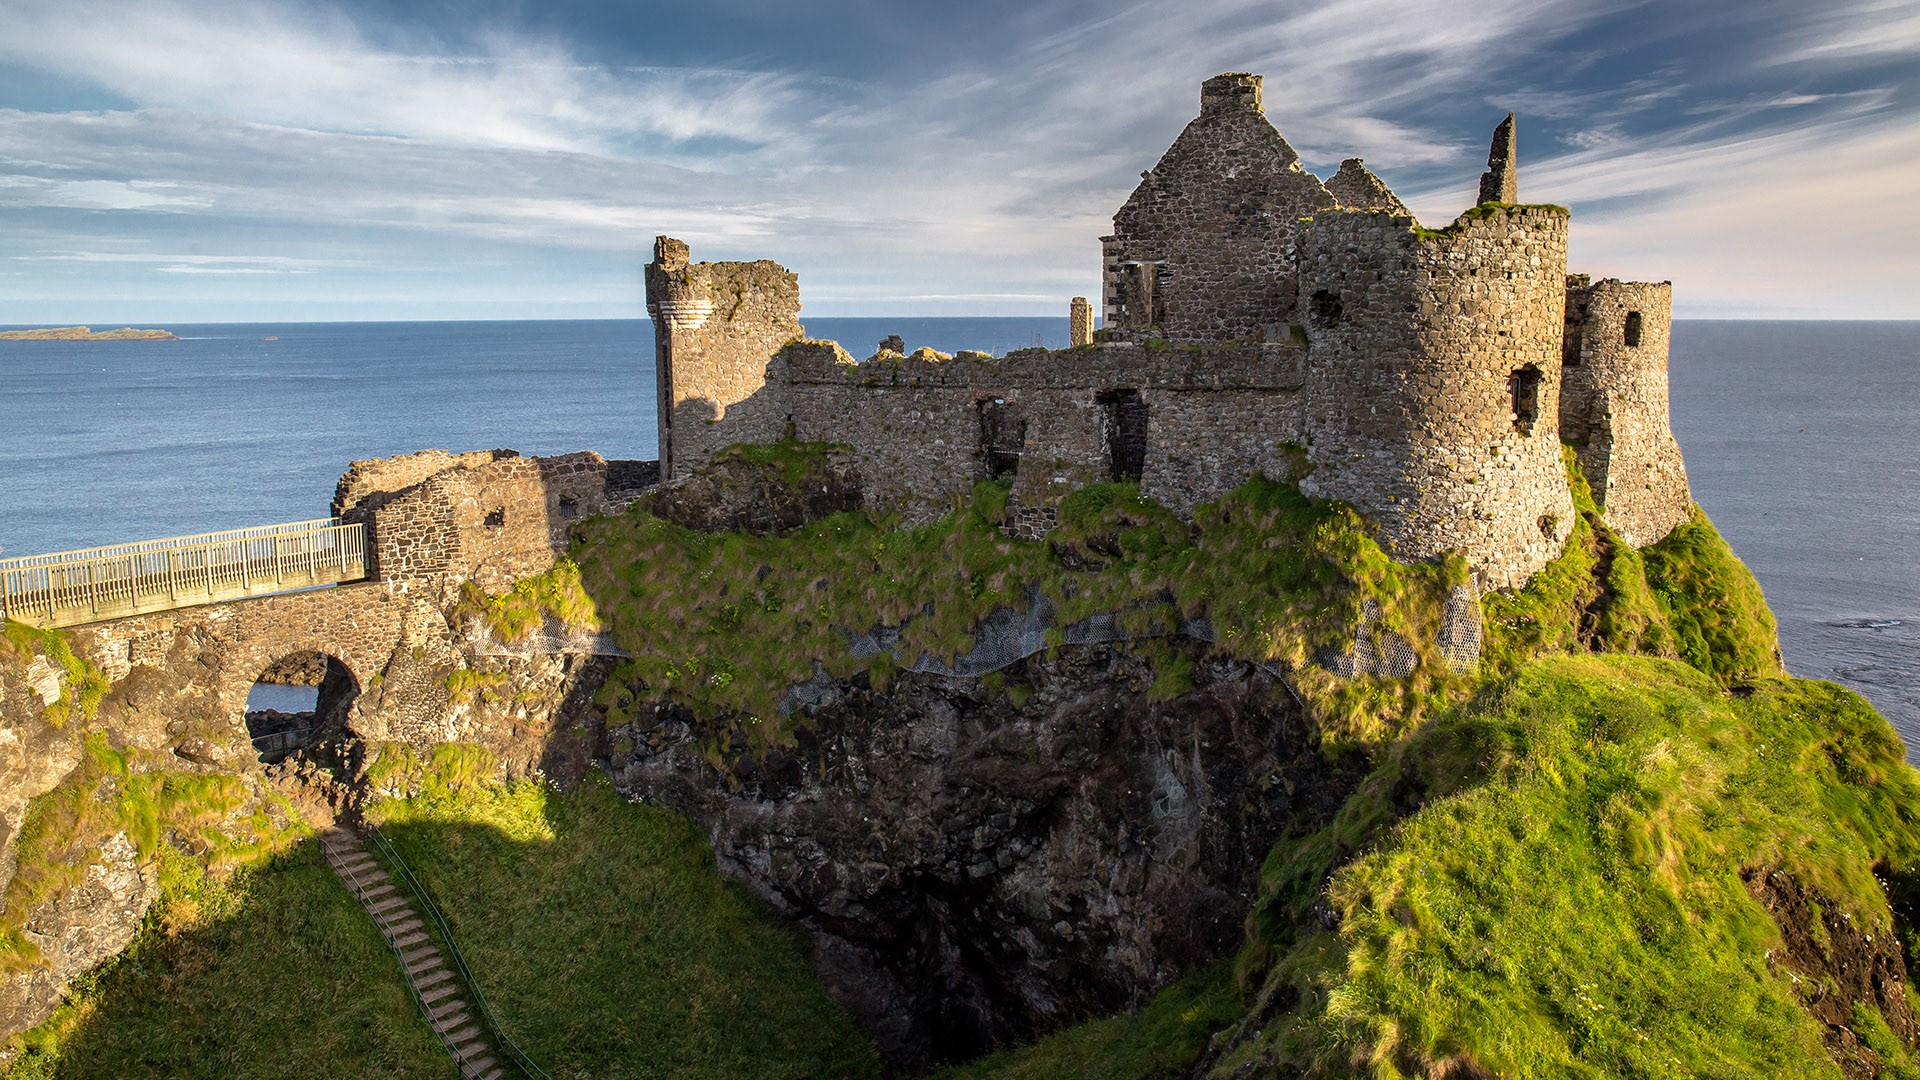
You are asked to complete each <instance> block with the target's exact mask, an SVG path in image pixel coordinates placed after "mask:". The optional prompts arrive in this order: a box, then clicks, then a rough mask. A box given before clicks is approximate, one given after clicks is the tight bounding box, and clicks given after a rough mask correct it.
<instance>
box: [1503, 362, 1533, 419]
mask: <svg viewBox="0 0 1920 1080" xmlns="http://www.w3.org/2000/svg"><path fill="white" fill-rule="evenodd" d="M1540 382H1541V377H1540V369H1539V368H1537V367H1534V366H1533V365H1532V364H1528V365H1527V366H1526V367H1523V368H1521V369H1519V370H1518V371H1515V372H1514V373H1513V374H1512V375H1509V376H1508V377H1507V389H1508V390H1510V391H1511V392H1512V393H1513V430H1515V431H1517V432H1519V433H1520V434H1522V435H1532V434H1533V425H1534V423H1535V421H1537V420H1539V419H1540Z"/></svg>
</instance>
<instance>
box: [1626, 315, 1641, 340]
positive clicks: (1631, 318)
mask: <svg viewBox="0 0 1920 1080" xmlns="http://www.w3.org/2000/svg"><path fill="white" fill-rule="evenodd" d="M1640 322H1641V319H1640V313H1639V312H1637V311H1629V312H1627V326H1626V331H1625V333H1624V334H1623V336H1624V337H1625V338H1626V341H1627V345H1628V346H1629V347H1631V346H1635V345H1638V344H1640Z"/></svg>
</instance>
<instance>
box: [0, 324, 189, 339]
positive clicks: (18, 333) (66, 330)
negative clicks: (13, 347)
mask: <svg viewBox="0 0 1920 1080" xmlns="http://www.w3.org/2000/svg"><path fill="white" fill-rule="evenodd" d="M179 340H180V339H179V338H178V337H176V336H175V335H173V334H171V333H168V332H167V331H165V330H135V329H133V328H132V327H122V328H120V329H118V330H102V331H100V332H98V333H95V332H94V331H93V330H91V329H89V328H87V327H84V326H61V327H55V328H53V329H51V330H0V341H179Z"/></svg>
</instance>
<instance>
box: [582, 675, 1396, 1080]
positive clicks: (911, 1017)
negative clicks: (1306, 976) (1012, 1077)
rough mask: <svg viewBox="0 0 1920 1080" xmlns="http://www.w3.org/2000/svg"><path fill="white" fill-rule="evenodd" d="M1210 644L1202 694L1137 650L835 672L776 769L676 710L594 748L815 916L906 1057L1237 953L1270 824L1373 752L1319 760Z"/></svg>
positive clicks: (1283, 715)
mask: <svg viewBox="0 0 1920 1080" xmlns="http://www.w3.org/2000/svg"><path fill="white" fill-rule="evenodd" d="M1194 652H1195V656H1194V657H1193V659H1194V660H1195V673H1196V675H1195V682H1196V688H1195V689H1193V690H1192V691H1190V692H1188V693H1185V694H1182V695H1180V696H1179V697H1177V698H1174V699H1173V700H1169V701H1163V702H1153V701H1150V700H1149V696H1148V694H1147V689H1148V686H1149V684H1150V683H1151V682H1152V679H1153V674H1152V671H1151V670H1150V668H1149V666H1148V664H1147V663H1146V662H1144V661H1143V660H1142V659H1141V658H1140V657H1139V656H1137V655H1133V654H1131V653H1129V652H1126V651H1123V650H1120V649H1116V648H1113V647H1106V646H1101V647H1086V648H1063V649H1060V650H1057V652H1056V653H1055V654H1054V655H1052V656H1051V657H1048V656H1046V655H1044V654H1043V655H1040V656H1035V657H1032V658H1030V659H1028V660H1026V661H1024V662H1022V664H1021V665H1019V666H1017V667H1015V668H1012V669H1009V670H1008V671H1007V672H1006V676H1007V684H1008V685H1007V687H1006V688H1002V687H1000V686H999V685H998V684H997V683H987V682H982V681H978V680H958V679H951V680H950V679H945V678H942V677H939V676H928V675H903V676H901V677H900V678H899V679H898V680H897V681H896V682H895V683H894V684H893V685H892V686H891V687H890V688H888V689H887V690H886V691H885V692H875V691H874V690H872V689H871V688H869V687H867V686H865V685H862V684H864V682H865V680H864V678H863V679H859V680H855V682H854V683H853V684H836V685H834V686H832V687H831V688H827V689H826V690H825V692H824V694H823V697H824V700H823V701H822V703H821V704H819V705H817V706H815V709H816V715H815V717H814V720H815V726H814V727H813V728H812V729H811V730H810V731H808V732H807V733H805V734H804V735H802V736H801V738H800V740H799V743H798V745H796V746H794V747H792V748H791V749H787V750H784V751H776V752H775V753H773V754H772V755H770V756H769V757H768V758H767V759H766V760H764V761H759V760H753V759H747V758H739V759H734V760H729V761H724V762H723V763H722V764H723V767H721V768H716V767H715V764H713V763H712V761H711V760H710V757H711V751H703V747H702V746H700V745H699V744H698V743H697V742H696V741H695V739H694V737H693V735H692V729H691V727H690V725H689V724H688V722H687V717H685V716H684V715H679V714H677V713H676V710H674V709H672V708H666V707H663V708H660V709H657V710H653V711H652V712H651V713H648V712H646V711H644V710H643V711H642V713H641V715H642V716H644V717H645V719H642V720H640V721H637V722H635V723H633V724H630V725H627V726H624V727H619V728H615V729H613V730H610V731H606V732H605V733H604V739H605V742H604V744H603V745H602V747H601V750H602V751H603V752H604V753H605V754H606V755H607V760H608V763H609V765H610V767H611V771H612V773H613V775H614V777H615V781H616V784H617V785H618V786H619V787H620V788H621V789H622V790H624V791H626V792H627V793H628V794H630V795H633V796H636V797H639V798H643V799H646V800H649V801H654V802H660V803H665V804H667V805H670V806H673V807H676V808H678V809H680V810H683V811H684V812H686V813H688V814H690V815H691V816H693V817H694V818H695V819H696V820H698V821H699V822H701V823H702V824H703V825H704V826H705V827H706V829H707V831H708V834H709V835H710V837H711V838H712V842H713V846H714V850H715V853H716V855H717V857H718V858H719V860H720V862H721V864H722V866H723V867H724V868H726V869H727V870H729V871H730V872H732V873H733V874H735V875H737V876H739V877H740V878H741V879H742V880H744V881H746V882H747V883H748V884H750V885H751V886H752V887H753V888H754V889H755V890H757V891H758V892H760V893H761V894H762V895H764V896H765V897H767V898H768V899H769V900H771V901H772V902H773V903H774V904H775V905H776V906H777V907H778V908H779V909H780V910H781V911H783V912H784V913H786V914H787V915H788V916H790V917H791V918H793V919H794V920H796V921H797V922H798V923H799V924H800V925H802V926H804V927H805V928H806V929H807V930H808V931H810V932H811V933H812V935H813V936H814V938H815V941H816V943H817V946H818V948H817V954H816V955H817V966H818V968H819V971H820V974H821V976H822V977H823V979H824V980H825V982H826V983H827V985H828V986H829V988H830V989H831V990H832V991H833V992H834V994H835V995H836V996H837V997H839V998H840V999H841V1000H842V1001H843V1002H845V1003H846V1004H847V1005H848V1006H849V1007H851V1008H852V1009H853V1010H854V1012H855V1013H856V1015H857V1016H859V1017H860V1018H861V1019H862V1020H863V1021H864V1022H865V1024H866V1026H867V1027H868V1028H869V1029H870V1030H872V1031H873V1032H874V1033H875V1034H876V1036H877V1038H878V1039H879V1041H880V1044H881V1046H882V1048H883V1050H884V1052H886V1053H887V1054H888V1055H889V1056H890V1057H891V1058H892V1059H893V1060H895V1061H896V1062H897V1063H900V1064H905V1065H913V1064H919V1063H924V1062H927V1061H931V1060H941V1059H953V1058H960V1057H965V1056H970V1055H972V1054H975V1053H978V1052H980V1051H982V1050H984V1049H987V1048H989V1047H992V1046H997V1045H1006V1044H1009V1043H1012V1042H1015V1041H1018V1040H1021V1039H1024V1038H1027V1037H1030V1036H1032V1035H1033V1034H1035V1033H1036V1032H1039V1031H1042V1030H1045V1029H1048V1028H1051V1027H1055V1026H1058V1025H1059V1024H1061V1023H1064V1022H1066V1021H1069V1020H1073V1019H1078V1018H1081V1017H1084V1016H1088V1015H1092V1014H1098V1013H1102V1012H1111V1011H1114V1010H1116V1009H1120V1008H1123V1007H1126V1006H1128V1005H1132V1004H1137V1003H1139V1002H1141V1001H1143V1000H1145V999H1146V998H1147V997H1148V996H1149V995H1150V994H1151V993H1152V992H1153V991H1154V990H1156V989H1158V988H1159V987H1161V986H1163V985H1165V984H1166V983H1167V982H1169V981H1170V980H1172V979H1174V978H1176V977H1178V976H1179V975H1181V974H1184V973H1185V972H1187V971H1190V970H1192V969H1194V968H1196V967H1198V966H1201V965H1203V964H1205V963H1208V962H1210V961H1212V960H1215V959H1217V958H1220V957H1222V956H1226V955H1228V954H1230V953H1231V952H1233V950H1234V949H1235V947H1236V946H1237V945H1238V943H1239V941H1240V936H1241V929H1242V921H1243V919H1244V917H1245V915H1246V913H1247V910H1248V907H1249V904H1250V902H1251V897H1252V889H1253V880H1254V875H1255V872H1256V870H1257V868H1258V866H1259V863H1260V860H1261V858H1262V857H1263V856H1264V855H1265V853H1266V851H1267V849H1268V848H1269V846H1270V845H1271V844H1272V841H1273V839H1274V837H1275V836H1277V835H1279V834H1280V833H1282V832H1283V831H1287V830H1289V829H1297V828H1307V827H1312V826H1313V825H1314V824H1317V823H1320V822H1323V821H1324V820H1325V819H1326V818H1327V817H1329V816H1330V815H1331V813H1332V812H1333V811H1334V810H1335V809H1336V808H1337V807H1338V806H1339V804H1340V802H1341V801H1342V799H1343V798H1344V797H1345V794H1346V793H1347V792H1348V791H1349V790H1350V788H1351V785H1352V783H1353V782H1354V780H1355V778H1356V777H1357V775H1358V767H1359V766H1358V762H1329V761H1327V760H1326V759H1325V758H1324V757H1323V756H1322V755H1321V753H1320V751H1319V749H1318V747H1317V744H1316V742H1315V740H1314V739H1313V738H1312V737H1311V735H1310V733H1309V732H1308V731H1307V730H1306V728H1305V726H1304V724H1303V723H1302V719H1301V715H1300V711H1299V709H1298V707H1297V705H1296V704H1295V703H1294V702H1293V700H1292V698H1291V697H1290V696H1289V695H1288V693H1287V691H1286V690H1285V689H1284V688H1283V687H1281V686H1280V685H1278V684H1277V683H1275V682H1274V681H1273V680H1272V678H1271V677H1270V676H1268V675H1266V674H1264V673H1262V672H1260V671H1259V670H1258V669H1256V668H1253V667H1250V666H1248V665H1243V664H1238V663H1232V662H1216V661H1209V660H1207V659H1205V658H1204V657H1202V656H1199V655H1198V652H1199V650H1198V647H1194Z"/></svg>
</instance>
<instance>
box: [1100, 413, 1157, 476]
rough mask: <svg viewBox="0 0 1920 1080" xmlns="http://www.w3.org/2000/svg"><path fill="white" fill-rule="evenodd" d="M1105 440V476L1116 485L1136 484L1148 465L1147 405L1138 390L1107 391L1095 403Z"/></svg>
mask: <svg viewBox="0 0 1920 1080" xmlns="http://www.w3.org/2000/svg"><path fill="white" fill-rule="evenodd" d="M1097 400H1098V401H1099V403H1100V423H1101V428H1102V430H1103V432H1104V434H1105V435H1106V440H1107V472H1108V475H1109V476H1110V477H1111V478H1112V479H1113V480H1115V481H1118V482H1121V483H1136V484H1137V483H1139V482H1140V474H1141V473H1142V472H1144V471H1145V469H1146V464H1147V403H1146V402H1145V401H1143V400H1141V398H1140V391H1138V390H1107V391H1105V392H1103V393H1101V394H1100V395H1099V397H1098V399H1097Z"/></svg>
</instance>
